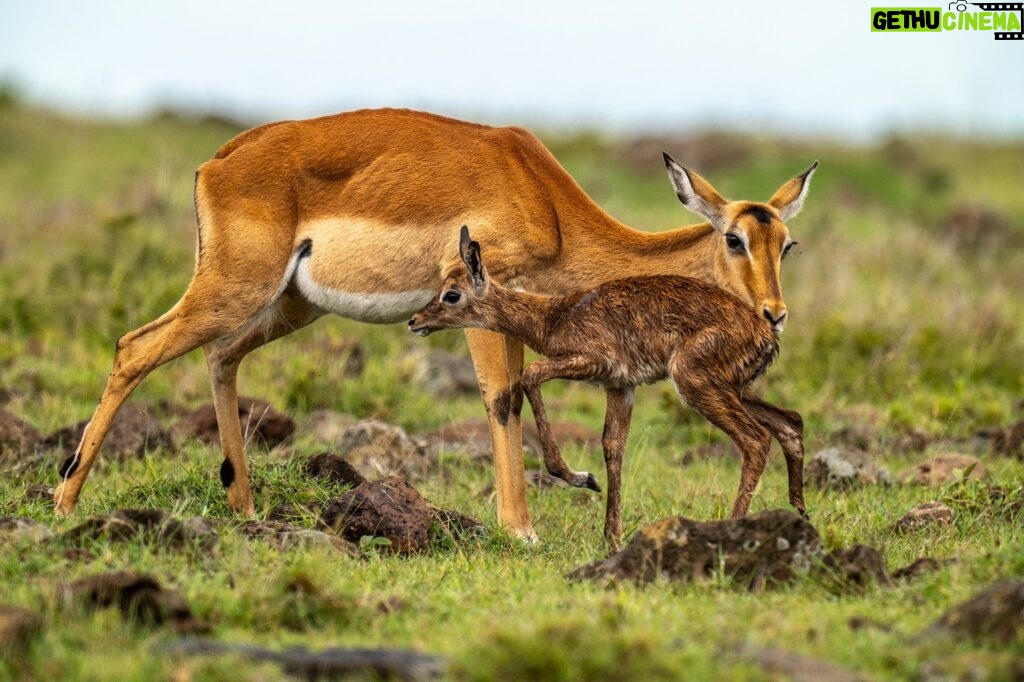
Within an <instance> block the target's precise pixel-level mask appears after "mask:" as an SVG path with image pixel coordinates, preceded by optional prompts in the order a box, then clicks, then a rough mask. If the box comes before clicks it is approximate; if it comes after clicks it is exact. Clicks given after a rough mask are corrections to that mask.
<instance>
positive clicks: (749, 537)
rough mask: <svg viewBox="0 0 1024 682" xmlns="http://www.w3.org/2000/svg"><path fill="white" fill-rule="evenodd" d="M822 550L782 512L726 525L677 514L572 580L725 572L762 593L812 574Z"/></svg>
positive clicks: (812, 534)
mask: <svg viewBox="0 0 1024 682" xmlns="http://www.w3.org/2000/svg"><path fill="white" fill-rule="evenodd" d="M821 551H822V550H821V538H820V537H819V536H818V531H817V530H815V529H814V527H813V526H811V524H809V523H808V522H807V521H805V520H804V519H802V518H800V517H799V516H797V515H796V514H795V513H793V512H791V511H788V510H784V509H777V510H772V511H765V512H760V513H758V514H752V515H750V516H744V517H742V518H739V519H730V520H726V521H709V522H701V521H693V520H691V519H687V518H684V517H681V516H679V517H670V518H666V519H662V520H661V521H657V522H655V523H652V524H649V525H647V526H644V527H643V528H641V529H640V530H639V531H637V533H636V535H634V536H633V538H632V539H631V540H630V542H629V544H628V545H626V547H625V548H624V549H623V550H622V551H621V552H619V553H618V554H616V555H614V556H612V557H610V558H609V559H607V560H605V561H598V562H595V563H592V564H589V565H586V566H582V567H580V568H577V569H576V570H574V571H572V572H571V573H570V574H569V576H568V577H569V579H570V580H581V579H591V580H593V579H600V580H607V581H622V580H629V581H633V582H636V583H648V582H651V581H653V580H656V579H658V578H664V579H667V580H671V581H677V582H689V581H691V580H702V579H706V578H708V577H710V576H711V575H713V574H714V573H716V572H718V571H722V572H723V573H724V574H725V575H726V576H728V577H729V578H731V579H732V580H733V581H735V582H736V583H737V584H738V585H742V586H745V587H749V588H751V589H760V588H761V587H764V586H769V585H773V584H780V583H785V582H789V581H791V580H792V579H793V578H795V577H796V576H798V575H801V574H806V573H808V572H809V571H810V570H811V567H812V565H813V564H814V561H815V559H817V557H818V556H819V555H820V554H821Z"/></svg>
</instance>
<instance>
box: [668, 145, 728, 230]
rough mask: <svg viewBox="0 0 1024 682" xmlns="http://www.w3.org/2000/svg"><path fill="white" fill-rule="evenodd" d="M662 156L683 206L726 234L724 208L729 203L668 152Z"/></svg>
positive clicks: (708, 183) (709, 184)
mask: <svg viewBox="0 0 1024 682" xmlns="http://www.w3.org/2000/svg"><path fill="white" fill-rule="evenodd" d="M661 155H662V157H664V159H665V168H666V169H667V170H668V179H669V180H671V181H672V186H673V187H675V189H676V196H677V197H679V201H681V202H683V206H685V207H686V208H688V209H690V210H691V211H693V212H694V213H699V214H700V215H702V216H704V217H705V218H707V219H708V220H709V221H711V224H712V225H713V226H714V228H715V229H716V230H718V231H719V232H724V231H725V221H724V218H723V216H722V208H723V207H724V206H725V205H726V204H727V203H728V202H727V201H726V200H725V199H723V198H722V195H721V194H719V193H718V192H716V191H715V188H714V187H712V186H711V183H710V182H708V181H707V180H705V179H704V178H702V177H701V176H699V175H697V174H696V173H694V172H693V171H691V170H687V169H685V168H683V167H682V166H680V165H679V164H678V163H676V160H675V159H673V158H672V157H671V156H669V155H668V152H662V153H661Z"/></svg>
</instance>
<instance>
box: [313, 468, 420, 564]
mask: <svg viewBox="0 0 1024 682" xmlns="http://www.w3.org/2000/svg"><path fill="white" fill-rule="evenodd" d="M320 521H321V523H323V524H324V525H325V526H326V527H328V528H330V529H332V530H334V531H335V532H336V533H338V534H339V535H341V536H342V537H343V538H345V539H346V540H349V541H350V542H354V543H357V544H358V543H359V542H360V540H361V539H362V538H363V537H366V536H371V537H382V538H387V539H388V540H389V541H390V542H391V545H390V549H391V550H392V551H394V552H398V553H399V554H413V553H416V552H422V551H424V550H425V549H427V546H428V544H429V542H430V528H431V524H432V523H433V515H432V514H431V513H430V507H429V506H428V505H427V501H426V500H424V499H423V497H421V496H420V494H419V493H418V492H417V491H416V489H415V488H413V487H412V486H410V485H409V484H408V483H406V482H405V481H403V480H402V479H400V478H398V477H396V476H389V477H388V478H385V479H382V480H379V481H373V482H371V483H364V484H362V485H361V486H359V487H357V488H355V489H353V490H350V491H348V492H347V493H345V494H344V495H342V496H340V497H338V498H337V499H335V500H334V501H333V502H331V504H330V505H328V507H327V509H325V510H324V512H323V515H322V516H321V517H320Z"/></svg>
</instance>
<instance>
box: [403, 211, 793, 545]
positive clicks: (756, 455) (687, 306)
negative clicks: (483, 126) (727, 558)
mask: <svg viewBox="0 0 1024 682" xmlns="http://www.w3.org/2000/svg"><path fill="white" fill-rule="evenodd" d="M459 253H460V255H461V256H462V261H463V263H464V264H465V269H459V270H456V271H455V272H453V273H452V274H451V275H450V276H449V277H448V278H447V279H446V280H445V282H444V286H443V288H442V289H441V293H440V295H439V296H438V297H437V298H436V299H435V300H434V301H432V302H431V303H429V304H428V305H427V306H426V307H425V308H423V309H422V310H420V311H419V312H418V313H416V315H414V316H413V318H412V319H411V320H409V329H410V331H412V332H413V333H415V334H419V335H421V336H426V335H427V334H430V333H431V332H434V331H438V330H441V329H453V328H463V327H475V328H482V329H490V330H492V331H496V332H500V333H502V334H506V335H508V336H511V337H514V338H517V339H519V340H521V341H522V342H523V343H525V344H526V345H527V346H529V347H530V348H532V349H533V350H535V351H537V352H538V353H540V354H541V355H544V356H546V359H543V360H538V361H536V362H534V363H532V364H531V365H530V366H529V367H527V368H526V369H525V370H524V372H523V378H522V389H523V392H525V394H526V397H527V399H528V400H529V401H530V406H531V407H532V408H533V413H534V417H535V418H536V420H537V431H538V432H539V433H540V437H541V441H542V444H543V450H544V464H545V466H546V467H547V469H548V471H549V472H550V473H551V474H552V475H553V476H556V477H558V478H561V479H563V480H564V481H566V482H567V483H569V484H570V485H573V486H577V487H587V488H590V489H592V490H596V491H600V487H599V486H598V485H597V481H596V480H595V479H594V477H593V475H592V474H589V473H587V472H577V471H574V470H572V469H571V468H570V467H569V466H568V465H567V464H566V463H565V461H564V460H563V459H562V455H561V452H560V451H559V448H558V445H557V444H556V443H555V442H554V440H553V438H552V436H551V428H550V425H549V423H548V420H547V415H546V414H545V410H544V403H543V401H542V400H541V393H540V386H541V384H543V383H544V382H545V381H548V380H550V379H575V380H577V381H590V382H594V383H597V384H600V385H602V386H604V388H605V391H606V394H607V411H606V414H605V425H604V436H603V446H604V458H605V464H606V466H607V474H608V500H607V508H606V511H605V528H604V536H605V539H606V541H607V542H608V544H609V545H610V546H611V548H612V549H616V548H618V546H619V543H620V540H621V537H622V516H621V510H620V507H621V502H620V488H621V484H622V482H621V472H622V456H623V452H624V451H625V448H626V439H627V436H628V433H629V422H630V417H631V414H632V408H633V394H634V391H635V389H636V387H637V386H639V385H641V384H651V383H655V382H657V381H661V380H662V379H665V378H671V379H672V381H673V382H674V383H675V386H676V389H677V390H678V392H679V396H680V397H681V398H682V400H683V401H685V402H686V403H687V404H688V405H690V406H691V407H693V408H694V409H695V410H697V411H698V412H700V413H701V414H702V415H704V417H706V418H707V419H708V420H709V421H710V422H711V423H712V424H714V425H715V426H717V427H718V428H720V429H722V430H723V431H725V433H726V434H728V436H729V437H730V438H732V440H733V442H734V443H736V445H737V447H739V450H740V452H741V453H742V458H743V459H742V473H741V475H740V486H739V492H738V494H737V496H736V502H735V503H734V504H733V508H732V515H733V517H737V516H743V515H744V514H746V513H747V510H748V509H749V507H750V500H751V497H752V495H753V493H754V488H755V487H756V486H757V483H758V481H759V480H760V478H761V474H762V472H763V471H764V467H765V462H766V460H767V458H768V450H769V448H770V446H771V438H772V436H774V437H775V438H776V439H777V440H778V441H779V443H780V444H781V445H782V450H783V453H784V454H785V457H786V467H787V470H788V474H789V501H790V504H792V505H793V506H794V507H796V509H797V510H798V511H799V512H800V514H801V515H805V516H806V509H805V506H804V498H803V420H802V419H801V418H800V415H799V414H797V413H796V412H793V411H792V410H786V409H782V408H780V407H776V406H775V405H772V404H770V403H767V402H765V401H763V400H761V399H759V398H757V397H755V396H753V395H749V394H745V390H746V388H747V386H748V384H750V383H751V382H753V381H754V380H755V379H757V378H758V377H759V376H761V374H763V373H764V371H765V370H766V369H767V368H768V366H769V365H770V364H771V363H772V362H773V361H774V359H775V357H776V355H777V354H778V350H779V342H778V338H777V336H776V334H775V333H774V332H773V329H772V325H771V323H770V322H769V321H768V320H767V319H765V318H764V317H763V316H761V315H759V314H758V313H757V312H755V311H754V310H752V309H751V308H750V306H749V305H747V304H745V303H743V302H742V301H740V300H739V299H738V298H736V297H735V296H733V295H732V294H730V293H728V292H726V291H723V290H722V289H719V288H718V287H715V286H714V285H711V284H707V283H704V282H701V281H700V280H696V279H693V278H689V277H679V276H673V275H654V276H644V277H633V278H628V279H620V280H615V281H611V282H607V283H605V284H601V285H599V286H597V287H595V288H593V289H590V290H588V291H579V292H576V293H572V294H569V295H567V296H545V295H540V294H533V293H526V292H521V291H513V290H511V289H507V288H505V287H503V286H501V285H500V284H498V283H497V282H494V281H492V280H490V278H489V277H488V275H487V271H486V269H485V268H484V263H483V260H482V258H481V254H480V245H479V244H478V243H477V242H475V241H472V240H471V239H470V237H469V230H468V229H467V228H466V227H463V228H462V232H461V236H460V243H459ZM521 408H522V401H521V400H513V406H512V409H513V411H515V412H517V413H518V412H519V410H520V409H521Z"/></svg>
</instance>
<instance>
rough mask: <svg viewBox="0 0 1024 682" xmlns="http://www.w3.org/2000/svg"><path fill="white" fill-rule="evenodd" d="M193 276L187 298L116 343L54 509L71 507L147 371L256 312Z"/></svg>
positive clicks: (62, 471)
mask: <svg viewBox="0 0 1024 682" xmlns="http://www.w3.org/2000/svg"><path fill="white" fill-rule="evenodd" d="M203 284H204V283H203V281H202V280H201V279H200V278H199V277H198V276H197V278H196V279H194V280H193V283H192V285H191V286H190V287H189V290H188V291H187V292H186V293H185V296H184V297H183V298H182V299H181V301H179V302H178V304H177V305H175V306H174V307H173V308H171V310H169V311H168V312H166V313H165V314H164V315H162V316H161V317H160V318H158V319H157V320H155V321H153V322H150V323H149V324H147V325H145V326H143V327H140V328H139V329H136V330H135V331H133V332H129V333H128V334H125V335H124V336H122V337H121V338H120V339H119V340H118V342H117V350H116V352H115V354H114V367H113V370H112V371H111V373H110V377H109V378H108V379H107V385H106V388H104V389H103V395H102V397H101V398H100V401H99V404H98V405H97V406H96V411H95V412H94V413H93V416H92V419H91V420H90V421H89V423H88V425H87V426H86V428H85V433H84V434H83V436H82V440H81V442H80V443H79V444H78V449H77V450H75V454H74V455H72V456H71V457H69V458H68V459H67V460H66V461H65V462H64V464H63V465H61V468H60V476H61V479H62V480H61V482H60V484H59V485H58V486H57V490H56V492H55V493H54V498H53V499H54V502H55V504H56V508H57V511H58V512H63V513H70V512H72V511H74V508H75V504H76V503H77V502H78V496H79V494H80V493H81V491H82V486H83V485H85V479H86V477H87V476H88V475H89V468H90V467H91V466H92V463H93V460H94V459H95V458H96V453H97V452H98V451H99V448H100V445H101V444H102V443H103V439H104V437H105V436H106V435H107V430H108V429H109V428H110V424H111V423H112V422H113V420H114V416H115V415H116V414H117V411H118V410H119V409H120V408H121V405H123V404H124V401H125V400H127V399H128V396H129V395H131V392H132V391H133V390H135V387H136V386H138V385H139V382H141V381H142V380H143V379H144V378H145V377H146V375H148V374H149V373H150V372H152V371H153V370H154V369H156V368H157V367H159V366H161V365H163V364H165V363H167V362H170V361H171V360H173V359H175V358H177V357H180V356H182V355H184V354H185V353H188V352H189V351H191V350H194V349H196V348H199V347H200V346H202V345H204V344H206V343H209V342H210V341H212V340H213V339H215V338H217V337H219V336H222V335H224V334H225V333H228V332H230V331H232V330H234V329H237V328H238V327H240V326H241V325H243V324H244V323H245V322H246V320H247V319H249V318H250V317H252V316H253V315H254V314H255V313H256V312H257V311H258V308H257V309H256V310H253V309H251V307H248V306H246V305H245V299H242V298H236V299H233V300H231V299H223V298H221V299H216V300H215V299H211V298H210V295H211V292H210V291H209V289H207V288H206V287H204V286H203Z"/></svg>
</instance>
